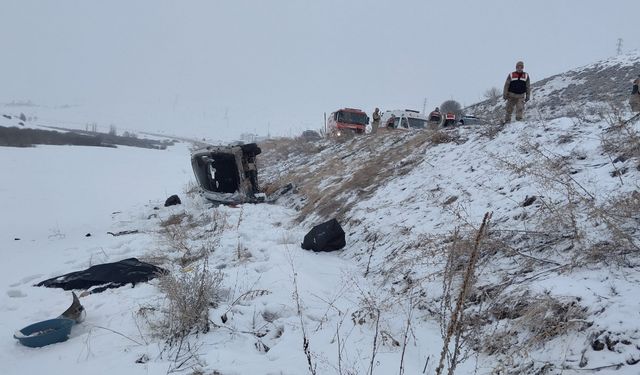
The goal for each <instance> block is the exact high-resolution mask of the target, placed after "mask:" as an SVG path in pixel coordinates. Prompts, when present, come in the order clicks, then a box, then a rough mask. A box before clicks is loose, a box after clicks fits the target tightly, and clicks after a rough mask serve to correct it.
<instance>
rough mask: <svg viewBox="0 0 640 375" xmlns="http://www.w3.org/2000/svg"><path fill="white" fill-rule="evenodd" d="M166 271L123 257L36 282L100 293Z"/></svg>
mask: <svg viewBox="0 0 640 375" xmlns="http://www.w3.org/2000/svg"><path fill="white" fill-rule="evenodd" d="M165 273H167V271H166V270H165V269H162V268H160V267H156V266H154V265H153V264H149V263H145V262H141V261H139V260H138V259H136V258H128V259H123V260H121V261H118V262H114V263H104V264H98V265H95V266H91V267H89V268H87V269H86V270H83V271H77V272H71V273H68V274H66V275H62V276H57V277H53V278H51V279H48V280H44V281H41V282H39V283H38V284H36V286H44V287H47V288H62V289H64V290H71V289H90V288H92V287H96V288H94V289H92V290H91V293H100V292H102V291H104V290H106V289H109V288H119V287H121V286H123V285H126V284H132V286H135V284H136V283H139V282H145V281H149V280H151V279H153V278H155V277H157V276H159V275H161V274H165Z"/></svg>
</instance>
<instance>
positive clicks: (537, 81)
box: [465, 51, 640, 120]
mask: <svg viewBox="0 0 640 375" xmlns="http://www.w3.org/2000/svg"><path fill="white" fill-rule="evenodd" d="M529 73H530V74H532V80H533V81H532V82H531V90H532V101H531V102H530V103H529V104H528V107H529V111H528V113H527V117H528V118H529V119H530V120H533V119H536V120H549V119H554V118H559V117H564V116H570V117H583V118H584V117H594V116H596V117H597V116H598V114H600V113H602V112H603V111H604V112H609V111H611V108H612V107H614V108H624V109H628V108H629V105H628V103H627V101H628V99H629V94H630V93H631V86H632V84H631V82H632V81H633V80H634V79H635V78H636V77H637V76H638V75H640V52H638V51H634V52H630V53H627V54H623V55H618V56H615V57H613V58H610V59H607V60H602V61H598V62H595V63H593V64H589V65H585V66H583V67H580V68H577V69H574V70H570V71H568V72H564V73H561V74H556V75H554V76H551V77H546V78H544V77H536V74H535V71H530V72H529ZM505 78H506V73H505ZM498 89H499V90H500V93H502V86H498ZM503 108H504V101H503V100H502V99H501V98H496V99H495V100H485V101H483V102H480V103H478V104H475V105H471V106H469V107H468V108H466V109H465V110H466V112H468V113H470V114H476V115H478V116H482V117H485V118H489V119H502V116H503V111H504V110H503Z"/></svg>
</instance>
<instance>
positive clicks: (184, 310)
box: [152, 258, 222, 346]
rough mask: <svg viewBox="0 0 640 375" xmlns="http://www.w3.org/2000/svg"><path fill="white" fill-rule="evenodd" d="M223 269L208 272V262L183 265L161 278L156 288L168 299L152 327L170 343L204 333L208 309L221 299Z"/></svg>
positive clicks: (207, 322)
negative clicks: (176, 270)
mask: <svg viewBox="0 0 640 375" xmlns="http://www.w3.org/2000/svg"><path fill="white" fill-rule="evenodd" d="M221 284H222V273H221V272H219V271H218V272H213V273H212V272H211V271H210V270H209V267H208V262H207V261H206V258H205V261H204V262H203V263H202V264H201V265H200V266H194V267H190V268H189V269H183V270H182V272H178V273H170V274H167V275H165V276H163V277H161V278H160V284H159V288H160V291H162V293H164V295H165V297H166V299H167V306H166V308H165V309H164V310H163V311H162V312H163V317H162V319H161V320H160V321H159V322H156V323H153V324H152V329H154V331H155V332H156V333H157V334H158V335H159V336H160V337H162V338H164V339H165V340H166V342H167V344H168V345H169V346H172V345H175V344H178V343H180V341H181V340H183V339H184V338H185V337H186V336H188V335H190V334H197V333H207V332H208V331H209V329H210V325H209V309H210V308H216V307H217V306H218V303H219V302H220V300H221V297H220V296H221Z"/></svg>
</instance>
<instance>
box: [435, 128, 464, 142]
mask: <svg viewBox="0 0 640 375" xmlns="http://www.w3.org/2000/svg"><path fill="white" fill-rule="evenodd" d="M459 138H460V136H459V135H458V134H457V133H453V132H450V131H444V130H436V131H434V132H431V139H430V140H431V143H433V144H436V145H438V144H442V143H450V142H455V141H457V140H458V139H459Z"/></svg>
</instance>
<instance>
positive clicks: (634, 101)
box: [629, 74, 640, 112]
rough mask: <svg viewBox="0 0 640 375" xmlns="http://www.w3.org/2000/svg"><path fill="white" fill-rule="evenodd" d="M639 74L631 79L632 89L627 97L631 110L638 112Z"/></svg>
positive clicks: (639, 110) (639, 107)
mask: <svg viewBox="0 0 640 375" xmlns="http://www.w3.org/2000/svg"><path fill="white" fill-rule="evenodd" d="M639 85H640V74H638V77H637V78H636V79H635V80H634V81H633V89H632V90H631V96H630V97H629V104H630V105H631V110H632V111H633V112H640V88H639V87H638V86H639Z"/></svg>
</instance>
